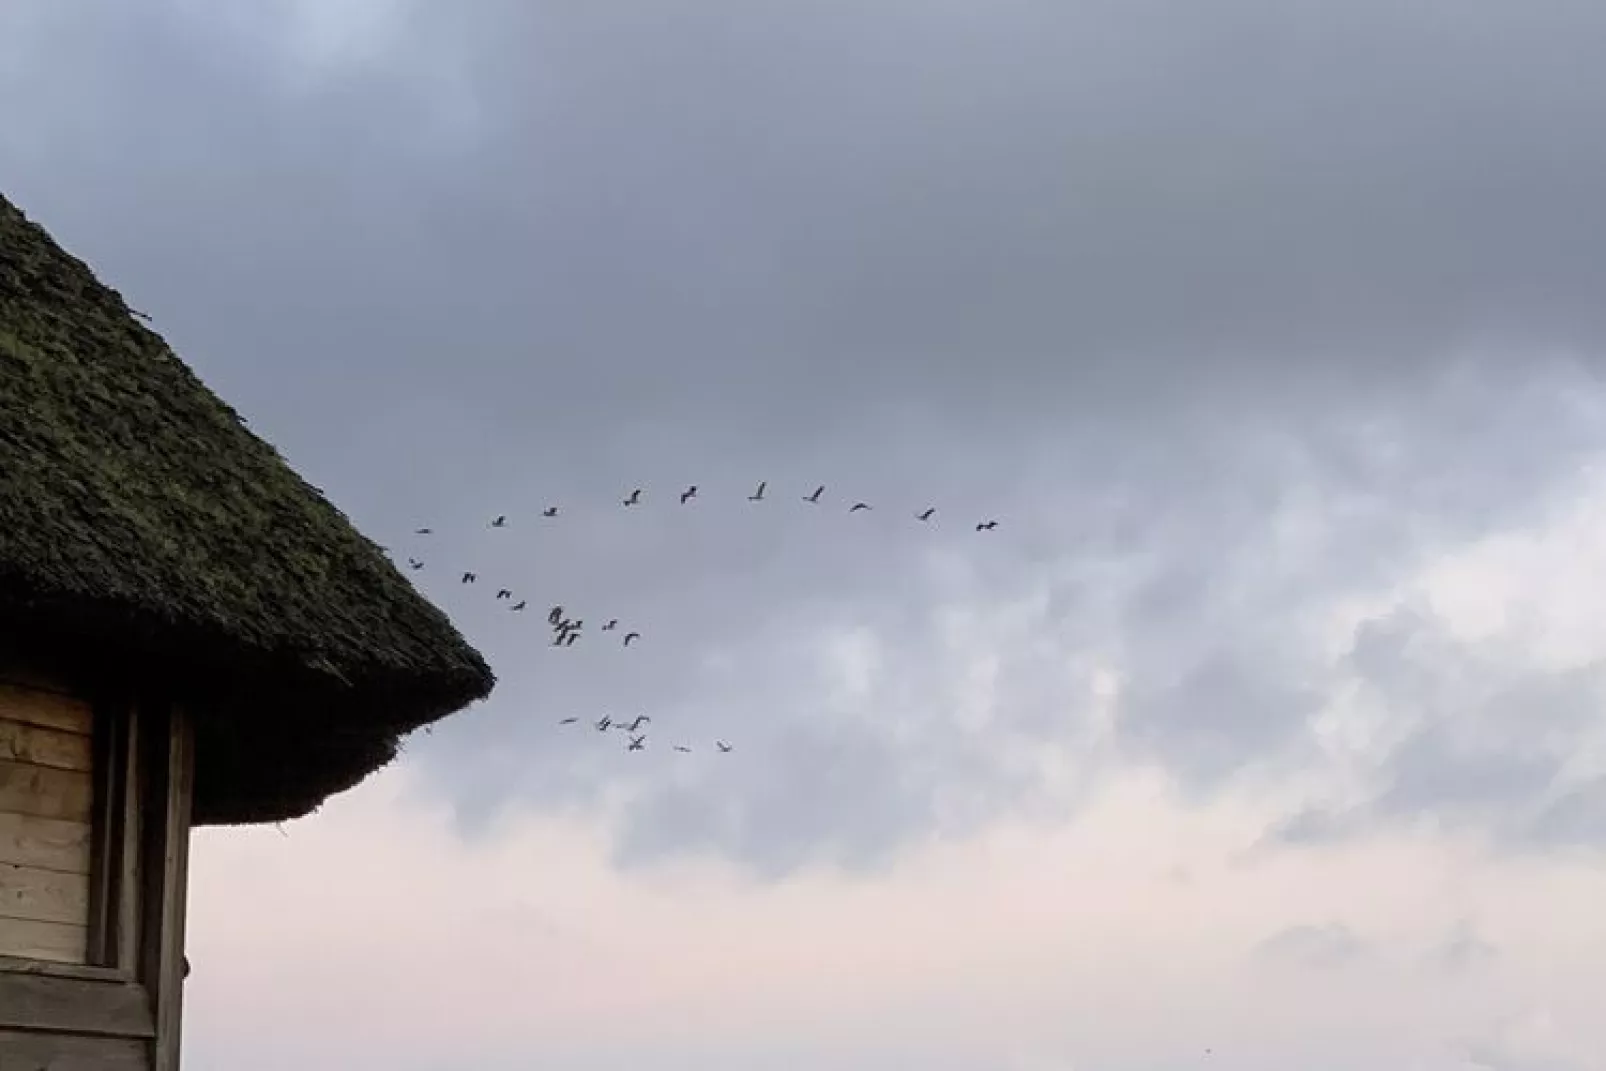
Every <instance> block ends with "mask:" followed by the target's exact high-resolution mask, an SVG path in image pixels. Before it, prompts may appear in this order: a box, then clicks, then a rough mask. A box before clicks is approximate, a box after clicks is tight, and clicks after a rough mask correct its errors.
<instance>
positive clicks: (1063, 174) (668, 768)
mask: <svg viewBox="0 0 1606 1071" xmlns="http://www.w3.org/2000/svg"><path fill="white" fill-rule="evenodd" d="M1602 55H1606V6H1603V5H1600V4H1598V3H1586V2H1583V0H1525V2H1523V3H1509V2H1495V0H1453V2H1452V0H1347V2H1345V3H1336V2H1331V3H1330V2H1318V0H1308V2H1293V0H1052V2H1046V0H1045V2H1034V0H988V2H987V3H979V2H978V3H970V4H964V3H958V2H954V0H859V2H857V3H847V2H838V0H820V2H816V3H808V4H805V3H793V4H780V3H767V2H763V0H728V2H717V0H650V2H633V3H630V2H627V3H600V2H597V3H592V2H587V3H578V2H555V0H553V2H549V0H463V2H460V3H456V4H447V3H444V2H441V3H425V2H423V0H414V2H412V3H408V2H404V0H298V2H269V0H258V2H255V3H252V4H234V5H221V4H213V3H209V2H205V0H165V2H159V0H151V2H147V3H144V4H140V5H137V6H135V5H128V4H123V3H118V2H115V0H75V2H73V3H70V4H68V3H58V2H49V0H21V2H12V3H8V4H5V5H4V6H3V7H0V100H3V101H4V102H5V104H6V107H5V121H4V123H0V189H3V190H4V191H5V193H6V195H7V196H9V197H10V198H12V199H13V200H15V201H16V202H17V203H19V204H20V205H21V206H22V207H23V208H24V210H25V211H27V212H28V213H29V214H30V215H32V216H33V217H34V218H36V219H38V220H40V221H41V222H43V223H44V224H45V225H46V226H47V227H49V228H50V229H51V230H52V232H53V233H54V234H55V235H56V236H57V238H58V239H59V240H60V241H62V242H63V243H64V244H66V245H67V246H68V247H69V248H70V249H72V250H73V251H74V252H76V253H77V254H79V255H80V256H82V257H84V258H85V259H87V260H88V261H89V262H90V263H91V264H92V265H94V266H95V268H96V269H97V270H98V271H99V272H100V273H101V275H102V277H103V278H104V279H105V280H106V281H107V282H109V283H110V284H111V285H113V286H116V287H117V288H119V289H120V290H121V291H122V292H123V293H124V294H125V296H126V297H127V298H128V299H129V301H130V302H131V304H133V305H134V307H136V308H139V309H142V310H144V311H146V312H148V313H150V314H151V315H152V317H153V318H154V322H155V326H156V327H157V328H158V329H159V330H160V331H161V332H162V333H163V334H164V335H165V336H166V337H167V338H168V340H169V341H170V342H171V343H172V344H173V345H174V346H175V348H176V349H177V350H178V351H179V353H180V354H181V355H182V356H183V357H184V358H185V359H186V360H187V361H188V362H189V363H190V364H191V365H192V366H193V367H194V368H195V369H196V370H197V371H198V372H199V373H200V374H201V375H202V377H203V378H204V379H206V381H207V382H208V383H209V384H210V385H211V386H212V387H213V388H214V389H216V390H217V391H218V392H219V393H220V394H222V395H223V396H224V397H225V398H226V399H227V400H228V401H230V402H231V403H232V404H233V405H234V406H235V407H236V408H237V409H238V410H239V411H240V412H241V413H242V414H243V415H244V416H245V417H246V418H247V419H248V420H249V421H250V423H251V425H252V426H253V427H254V428H255V429H256V430H257V431H258V432H259V433H260V434H262V435H264V436H265V437H266V438H268V439H269V440H271V441H272V442H274V443H275V444H276V445H277V446H279V447H280V448H281V450H282V451H283V452H284V453H285V455H286V456H287V457H288V458H289V459H290V461H291V462H292V463H293V464H294V465H296V466H297V467H298V469H299V470H300V471H302V472H303V474H305V475H306V476H307V478H308V479H309V480H311V481H312V482H313V483H315V484H317V485H318V486H320V487H323V488H324V489H325V490H326V491H327V492H328V493H329V494H330V496H331V497H332V498H333V499H334V500H335V501H336V502H337V503H338V504H340V505H341V506H342V508H344V509H345V510H346V511H347V512H348V513H349V515H350V516H351V517H352V518H353V519H354V521H355V522H356V523H357V524H358V525H359V526H360V527H362V528H363V529H364V531H366V532H367V533H369V534H370V535H371V536H373V537H374V538H375V539H377V540H378V541H379V542H381V543H383V544H386V545H387V546H390V547H391V548H392V549H393V550H394V551H395V553H396V555H397V556H398V558H404V557H406V556H410V555H411V556H417V557H418V558H421V559H423V560H424V561H425V563H426V565H425V568H424V569H423V570H421V571H419V572H416V573H410V574H409V575H410V576H412V577H414V579H416V580H417V582H418V583H419V585H420V587H421V588H422V589H423V590H424V591H425V592H426V593H427V594H429V595H430V596H431V597H432V598H435V599H436V600H438V601H439V602H440V604H441V605H443V606H444V607H445V608H446V609H447V610H448V611H449V612H450V613H451V614H452V615H453V616H454V618H456V620H457V621H458V622H459V624H460V626H461V627H462V628H463V630H464V631H465V632H466V633H467V634H468V635H469V636H470V638H471V639H473V640H474V641H475V642H476V643H477V644H478V645H479V646H480V647H481V649H482V650H484V651H485V652H486V654H487V655H488V656H489V657H490V658H491V660H492V662H493V663H494V665H495V668H496V670H497V673H498V676H499V678H500V684H499V686H498V688H497V691H496V694H495V696H494V697H493V699H492V700H491V701H490V702H488V703H486V704H483V705H481V706H478V707H476V708H474V709H472V710H470V711H468V712H466V713H464V714H462V715H460V716H458V717H456V718H454V719H452V720H451V721H449V722H447V723H445V724H443V725H442V726H440V727H439V728H438V729H437V730H436V731H435V732H434V733H432V734H430V735H427V736H424V735H420V736H418V737H416V738H414V739H413V740H411V741H409V745H408V750H407V754H406V757H405V758H404V760H403V761H402V762H401V763H399V764H398V765H397V766H395V767H393V768H392V769H390V770H388V771H386V772H385V773H383V774H381V775H379V776H376V777H375V778H373V779H371V780H370V781H369V782H367V783H365V784H364V785H363V786H362V787H360V788H358V789H356V790H354V791H352V792H351V793H349V794H346V795H344V796H341V797H339V798H337V799H336V800H334V801H332V802H331V803H330V805H329V806H328V807H327V809H326V810H325V811H323V812H322V813H320V814H318V815H316V816H314V817H312V818H310V819H308V820H305V821H301V822H296V823H292V824H290V825H288V826H286V827H285V829H284V833H285V835H284V836H281V835H280V834H279V832H277V831H275V830H274V829H272V828H271V827H270V828H267V829H263V830H249V831H207V832H203V833H201V834H199V835H198V836H197V839H196V846H195V850H194V866H195V874H194V877H193V880H192V885H191V895H192V907H191V912H192V916H191V917H192V922H191V930H190V933H191V957H192V960H193V961H194V965H195V973H194V975H193V976H192V979H191V982H190V985H189V991H188V994H187V1006H186V1016H185V1029H186V1045H187V1053H188V1055H187V1066H189V1067H192V1068H194V1069H196V1071H210V1069H222V1068H230V1069H241V1071H270V1069H272V1071H276V1069H279V1068H283V1067H291V1066H294V1067H300V1068H306V1069H309V1071H322V1069H330V1071H333V1069H344V1068H348V1067H354V1066H358V1065H359V1064H361V1065H364V1066H367V1065H372V1066H376V1067H377V1066H384V1067H390V1068H397V1069H401V1071H414V1069H416V1071H426V1069H435V1068H440V1067H445V1066H453V1067H465V1066H472V1067H475V1068H482V1069H486V1071H502V1069H507V1071H512V1069H515V1068H517V1069H524V1068H529V1067H552V1068H558V1067H562V1068H569V1069H574V1071H625V1069H630V1071H636V1069H640V1068H649V1069H652V1071H660V1069H662V1071H678V1069H688V1071H689V1069H698V1071H738V1069H743V1071H745V1069H750V1068H755V1067H763V1068H776V1069H787V1071H792V1069H796V1071H861V1069H862V1071H868V1069H872V1068H874V1069H877V1071H880V1069H884V1068H888V1067H922V1068H929V1069H931V1071H972V1069H975V1071H1181V1069H1192V1068H1196V1067H1219V1068H1231V1069H1233V1071H1287V1069H1288V1068H1295V1067H1297V1068H1302V1069H1308V1071H1372V1069H1376V1068H1398V1069H1401V1071H1407V1069H1409V1071H1598V1069H1600V1068H1603V1067H1606V1063H1602V1062H1601V1057H1600V1055H1599V1054H1601V1053H1606V1020H1602V1019H1601V1017H1600V1016H1599V1014H1598V1012H1599V1000H1600V997H1599V994H1600V992H1601V991H1602V989H1603V988H1606V915H1603V913H1602V912H1601V910H1600V907H1599V905H1600V904H1601V903H1602V902H1603V899H1602V898H1603V896H1606V869H1603V867H1602V863H1603V861H1606V857H1603V854H1602V849H1603V848H1606V731H1603V728H1606V723H1603V720H1602V718H1601V717H1600V715H1599V709H1600V701H1601V696H1602V693H1603V691H1606V668H1603V666H1606V663H1603V662H1602V661H1601V659H1602V657H1603V655H1606V607H1603V605H1602V603H1601V600H1600V599H1599V598H1598V597H1596V592H1597V591H1598V587H1599V578H1600V577H1601V575H1602V572H1603V567H1606V422H1603V418H1606V389H1603V388H1602V385H1601V384H1600V382H1599V373H1600V371H1601V368H1602V361H1603V359H1606V312H1603V311H1602V310H1603V309H1606V304H1603V302H1602V300H1601V295H1602V293H1603V292H1606V214H1603V212H1602V209H1601V191H1602V190H1603V189H1606V141H1603V140H1602V138H1601V137H1600V131H1601V130H1602V129H1606V73H1603V68H1602V67H1601V64H1600V57H1601V56H1602ZM760 480H767V481H768V484H769V493H768V495H767V498H766V500H765V501H764V502H762V503H749V502H748V501H746V496H747V495H748V494H749V493H751V491H752V489H753V487H754V485H756V484H757V482H758V481H760ZM690 483H696V484H698V486H699V489H700V491H699V496H698V498H697V499H696V500H695V501H693V502H692V503H689V504H687V505H685V506H681V505H680V504H679V503H678V501H677V500H676V495H677V493H678V492H679V491H680V490H681V489H682V488H683V487H684V486H685V485H687V484H690ZM821 483H823V484H825V485H826V487H827V490H826V492H825V494H824V496H822V501H821V503H820V504H819V505H810V504H808V503H805V502H802V501H801V497H802V496H803V495H804V494H806V493H807V492H808V491H810V490H812V489H813V488H814V487H815V486H816V485H817V484H821ZM637 486H640V487H643V488H644V489H645V495H644V502H643V504H642V505H641V506H639V507H636V508H631V509H626V508H625V507H623V506H622V505H621V504H620V500H621V499H622V497H623V496H624V495H625V494H626V493H627V492H628V491H629V490H630V489H631V488H633V487H637ZM861 499H862V500H864V501H866V502H869V503H871V504H872V505H873V506H874V508H873V509H872V510H870V511H867V512H861V513H858V514H853V515H849V514H848V512H847V507H848V506H849V505H850V504H852V502H854V501H856V500H861ZM548 504H556V505H558V506H559V507H560V510H561V512H560V515H559V517H558V518H555V519H550V520H547V519H543V518H541V517H540V516H539V513H540V510H541V509H542V508H543V507H545V506H546V505H548ZM933 505H934V506H935V507H936V509H937V512H936V513H935V514H934V516H933V518H932V520H931V522H930V523H927V524H922V523H920V522H918V521H916V520H915V519H914V517H913V515H914V513H915V512H917V511H919V510H922V509H924V508H925V507H927V506H933ZM497 514H506V515H507V516H508V518H509V524H508V526H507V527H506V528H505V529H496V530H492V529H490V528H488V527H487V522H488V521H489V520H490V518H492V517H493V516H495V515H497ZM988 518H996V519H997V520H998V521H999V522H1000V523H999V526H998V528H997V529H996V530H995V531H989V532H986V533H977V532H976V531H975V524H976V523H978V522H979V521H982V520H985V519H988ZM419 526H429V527H432V528H434V529H435V534H434V535H432V536H430V537H428V538H427V539H420V538H415V537H413V536H411V535H410V534H409V533H411V532H412V530H413V529H414V528H416V527H419ZM467 569H472V570H475V571H476V572H478V573H479V576H480V580H479V582H478V584H476V585H473V586H465V585H462V584H459V583H457V582H456V578H457V575H458V574H459V573H461V572H462V571H463V570H467ZM503 586H505V587H507V588H510V589H512V590H513V591H514V592H515V597H516V598H527V599H528V600H529V601H530V605H531V610H532V612H530V613H527V614H525V615H523V616H519V615H515V614H512V613H510V612H509V610H508V602H507V601H506V600H504V601H501V602H498V601H497V600H495V599H494V598H493V594H494V591H495V589H496V588H499V587H503ZM555 602H556V603H562V604H563V605H564V606H565V607H567V608H568V609H569V610H570V612H571V614H572V615H574V616H580V617H583V618H585V620H586V636H585V638H584V639H583V640H582V641H581V642H580V643H579V644H578V645H577V646H575V647H573V648H566V649H563V650H553V649H552V648H550V647H549V646H547V634H546V631H545V628H544V626H543V623H542V622H543V618H544V611H545V609H546V607H547V606H549V605H550V604H552V603H555ZM534 611H541V612H534ZM611 617H617V618H619V619H620V620H621V622H622V624H621V629H620V631H619V632H615V633H612V634H608V633H602V632H599V631H597V629H598V627H599V626H600V625H601V623H602V622H603V621H605V620H607V619H608V618H611ZM627 628H629V629H635V630H638V631H639V632H640V633H641V634H642V639H641V640H640V642H639V643H638V644H635V645H633V646H632V647H631V648H630V649H628V650H626V649H624V648H623V647H622V646H620V644H619V642H618V639H617V637H619V636H620V634H621V633H622V632H623V631H624V630H625V629H627ZM604 713H608V714H611V715H613V716H614V717H616V718H618V717H620V716H625V717H633V716H635V715H636V714H648V715H650V716H651V717H652V719H653V721H652V723H651V725H650V727H649V728H650V729H651V732H650V734H649V741H648V747H647V750H646V751H644V752H641V753H629V752H626V751H625V749H624V747H623V739H622V737H621V736H620V735H619V734H617V733H612V732H608V733H598V732H596V731H594V730H591V729H589V728H587V727H586V726H585V724H584V723H583V722H582V724H581V725H579V726H571V727H566V728H559V727H558V726H557V725H556V722H557V721H558V720H559V719H560V718H564V717H568V716H580V717H582V718H583V719H586V720H590V719H593V718H597V717H601V716H602V714H604ZM715 739H724V740H728V741H730V742H731V743H732V744H733V745H734V750H733V751H732V752H731V753H730V754H728V755H726V754H718V753H716V752H714V750H713V748H712V742H713V741H714V740H715ZM675 744H681V745H684V746H687V747H690V748H691V749H692V750H691V752H690V753H689V754H685V753H680V752H676V751H674V750H672V748H673V746H674V745H675ZM1207 1049H1208V1050H1210V1053H1209V1055H1207V1054H1206V1050H1207Z"/></svg>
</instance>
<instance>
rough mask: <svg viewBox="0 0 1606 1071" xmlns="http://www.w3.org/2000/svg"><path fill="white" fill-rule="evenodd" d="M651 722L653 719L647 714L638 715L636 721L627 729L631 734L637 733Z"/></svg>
mask: <svg viewBox="0 0 1606 1071" xmlns="http://www.w3.org/2000/svg"><path fill="white" fill-rule="evenodd" d="M650 721H652V719H651V718H649V717H647V715H645V714H637V715H636V720H635V721H633V722H631V723H630V724H629V725H627V726H625V728H627V729H629V730H630V731H631V732H636V731H638V730H639V729H640V728H641V727H642V726H643V725H645V724H647V723H648V722H650Z"/></svg>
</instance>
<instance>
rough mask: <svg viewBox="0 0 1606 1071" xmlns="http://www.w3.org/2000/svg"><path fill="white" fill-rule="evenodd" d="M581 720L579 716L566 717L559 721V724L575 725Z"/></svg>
mask: <svg viewBox="0 0 1606 1071" xmlns="http://www.w3.org/2000/svg"><path fill="white" fill-rule="evenodd" d="M579 720H580V719H579V718H564V719H563V720H562V721H560V722H558V724H559V725H573V724H574V723H575V722H577V721H579Z"/></svg>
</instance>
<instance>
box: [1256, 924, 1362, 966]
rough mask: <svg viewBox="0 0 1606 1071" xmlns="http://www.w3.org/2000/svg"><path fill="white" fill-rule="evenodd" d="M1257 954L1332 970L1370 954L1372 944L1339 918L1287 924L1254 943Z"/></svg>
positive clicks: (1262, 956) (1273, 959) (1274, 959)
mask: <svg viewBox="0 0 1606 1071" xmlns="http://www.w3.org/2000/svg"><path fill="white" fill-rule="evenodd" d="M1255 954H1256V956H1257V957H1259V958H1261V959H1265V960H1269V961H1272V962H1280V963H1292V964H1296V965H1299V966H1302V967H1313V968H1317V969H1320V970H1331V969H1334V968H1338V967H1345V966H1348V965H1350V964H1352V963H1355V962H1357V961H1358V960H1361V959H1364V958H1366V957H1367V956H1368V955H1370V954H1371V945H1370V944H1369V943H1368V942H1367V941H1365V940H1364V939H1362V938H1361V937H1360V935H1358V934H1357V933H1356V932H1355V931H1354V930H1352V929H1350V928H1349V927H1348V926H1347V925H1345V924H1344V923H1341V922H1327V923H1322V924H1320V925H1302V926H1290V927H1288V928H1287V929H1285V930H1279V931H1278V932H1276V933H1274V934H1272V935H1271V936H1270V937H1268V938H1266V939H1265V940H1264V941H1262V942H1260V944H1258V945H1256V946H1255Z"/></svg>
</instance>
